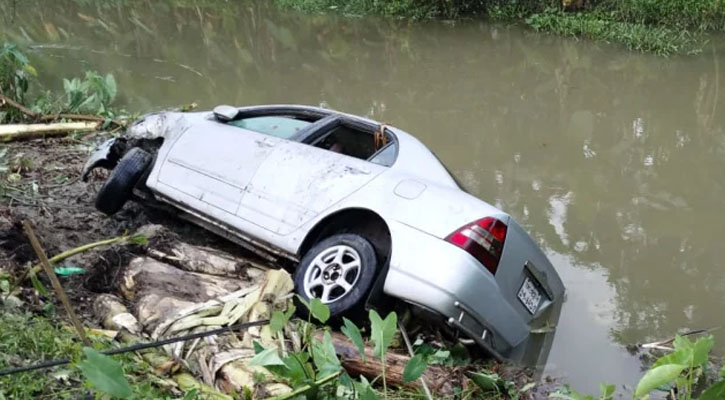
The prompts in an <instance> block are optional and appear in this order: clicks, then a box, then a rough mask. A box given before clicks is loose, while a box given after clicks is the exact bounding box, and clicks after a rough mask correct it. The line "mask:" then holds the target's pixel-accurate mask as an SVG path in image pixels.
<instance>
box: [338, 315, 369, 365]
mask: <svg viewBox="0 0 725 400" xmlns="http://www.w3.org/2000/svg"><path fill="white" fill-rule="evenodd" d="M342 320H343V321H344V322H345V325H344V326H343V327H341V328H340V330H341V331H342V333H344V334H345V336H347V337H348V338H349V339H350V341H352V344H354V345H355V347H356V348H357V351H358V352H360V357H361V358H362V361H363V362H365V343H364V342H363V338H362V334H361V333H360V328H358V327H357V325H355V324H354V323H353V322H352V321H350V320H349V319H347V318H344V317H343V318H342Z"/></svg>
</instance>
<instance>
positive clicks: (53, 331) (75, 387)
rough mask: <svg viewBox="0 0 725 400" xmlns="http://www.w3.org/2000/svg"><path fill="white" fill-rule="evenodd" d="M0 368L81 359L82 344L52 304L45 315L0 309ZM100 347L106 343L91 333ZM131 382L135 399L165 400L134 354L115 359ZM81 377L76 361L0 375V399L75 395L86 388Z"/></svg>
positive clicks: (79, 395) (70, 396) (148, 370)
mask: <svg viewBox="0 0 725 400" xmlns="http://www.w3.org/2000/svg"><path fill="white" fill-rule="evenodd" d="M0 326H2V329H0V370H4V369H6V368H12V367H16V366H25V365H31V364H36V363H40V362H44V361H50V360H56V359H61V358H69V359H71V360H74V361H78V360H80V356H81V343H80V342H79V341H78V340H77V337H76V334H75V332H74V331H73V330H72V329H70V327H69V326H66V324H64V323H62V322H61V321H60V320H58V319H57V318H56V317H55V315H54V312H53V309H52V308H47V311H46V315H37V314H33V313H30V312H27V311H19V310H7V309H2V311H1V313H0ZM91 337H92V338H93V341H94V344H95V346H96V347H98V348H109V347H110V341H109V340H108V339H105V338H103V337H98V336H95V337H94V336H91ZM114 359H116V360H117V361H119V362H120V363H121V365H122V366H123V369H124V372H125V374H126V377H127V378H128V379H129V381H131V386H132V388H133V393H134V394H133V398H138V399H152V398H153V399H165V398H168V395H166V394H165V392H164V391H163V390H161V389H159V388H158V387H156V386H155V385H154V384H153V383H151V381H150V380H149V379H148V376H151V375H150V374H151V371H150V367H149V366H148V364H146V363H144V362H143V361H142V360H141V359H140V357H137V356H135V355H134V354H133V353H128V354H123V355H119V356H116V357H114ZM84 382H85V380H84V379H83V377H82V376H81V372H80V370H79V369H78V368H77V367H75V366H74V365H65V366H59V367H55V368H53V369H46V370H38V371H32V372H24V373H19V374H14V375H9V376H4V377H0V399H2V400H4V399H31V398H33V399H43V398H46V399H75V398H81V397H82V395H83V394H84V393H86V392H87V387H86V386H85V383H84Z"/></svg>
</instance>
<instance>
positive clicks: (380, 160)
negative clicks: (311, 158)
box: [311, 124, 397, 166]
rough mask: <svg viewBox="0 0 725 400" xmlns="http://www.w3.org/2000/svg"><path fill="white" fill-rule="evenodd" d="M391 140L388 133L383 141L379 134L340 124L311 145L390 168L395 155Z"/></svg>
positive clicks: (393, 144) (394, 146)
mask: <svg viewBox="0 0 725 400" xmlns="http://www.w3.org/2000/svg"><path fill="white" fill-rule="evenodd" d="M376 136H377V140H376ZM392 140H393V138H392V136H390V135H389V134H388V133H386V134H385V138H384V139H383V138H381V137H380V136H379V134H378V135H376V134H374V133H372V132H366V131H363V130H360V129H356V128H354V127H351V126H347V125H345V124H342V125H337V126H335V127H334V128H332V129H331V130H330V131H329V132H326V133H325V134H324V135H322V136H321V137H319V138H318V139H316V140H315V141H314V142H312V143H311V144H312V145H313V146H315V147H318V148H321V149H325V150H329V151H332V152H335V153H340V154H344V155H346V156H350V157H355V158H359V159H361V160H367V161H370V162H373V163H375V164H379V165H383V166H390V165H392V164H393V162H395V156H396V155H397V151H396V144H395V143H393V142H392ZM384 148H385V149H384ZM387 149H389V150H387ZM386 150H387V151H386Z"/></svg>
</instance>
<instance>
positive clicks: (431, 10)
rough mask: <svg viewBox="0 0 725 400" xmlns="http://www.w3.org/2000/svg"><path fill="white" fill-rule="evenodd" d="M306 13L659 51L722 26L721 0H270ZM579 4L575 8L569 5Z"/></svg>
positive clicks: (675, 49) (685, 46)
mask: <svg viewBox="0 0 725 400" xmlns="http://www.w3.org/2000/svg"><path fill="white" fill-rule="evenodd" d="M275 2H276V4H277V5H279V6H281V7H284V8H291V9H296V10H301V11H306V12H338V13H342V14H345V15H369V14H374V15H382V16H387V17H396V18H411V19H424V18H469V17H475V16H482V15H485V16H487V17H488V18H490V19H492V20H495V21H506V22H520V23H523V24H525V25H527V26H529V27H531V28H533V29H535V30H536V31H540V32H549V33H553V34H557V35H562V36H573V37H581V38H588V39H593V40H598V41H603V42H609V43H620V44H622V45H624V46H626V47H627V48H628V49H630V50H636V51H643V52H652V53H656V54H660V55H670V54H694V53H698V52H700V51H701V49H702V47H703V46H704V44H705V42H706V33H708V32H722V31H725V1H722V0H590V1H585V0H481V1H462V0H275ZM577 4H580V6H579V7H576V6H575V5H577Z"/></svg>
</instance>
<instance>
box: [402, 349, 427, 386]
mask: <svg viewBox="0 0 725 400" xmlns="http://www.w3.org/2000/svg"><path fill="white" fill-rule="evenodd" d="M426 368H428V363H427V362H426V361H425V358H423V355H422V354H416V355H415V356H413V358H411V359H410V360H408V363H407V364H405V370H403V382H405V383H408V382H412V381H414V380H416V379H418V378H420V377H421V376H422V375H423V372H425V369H426Z"/></svg>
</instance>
